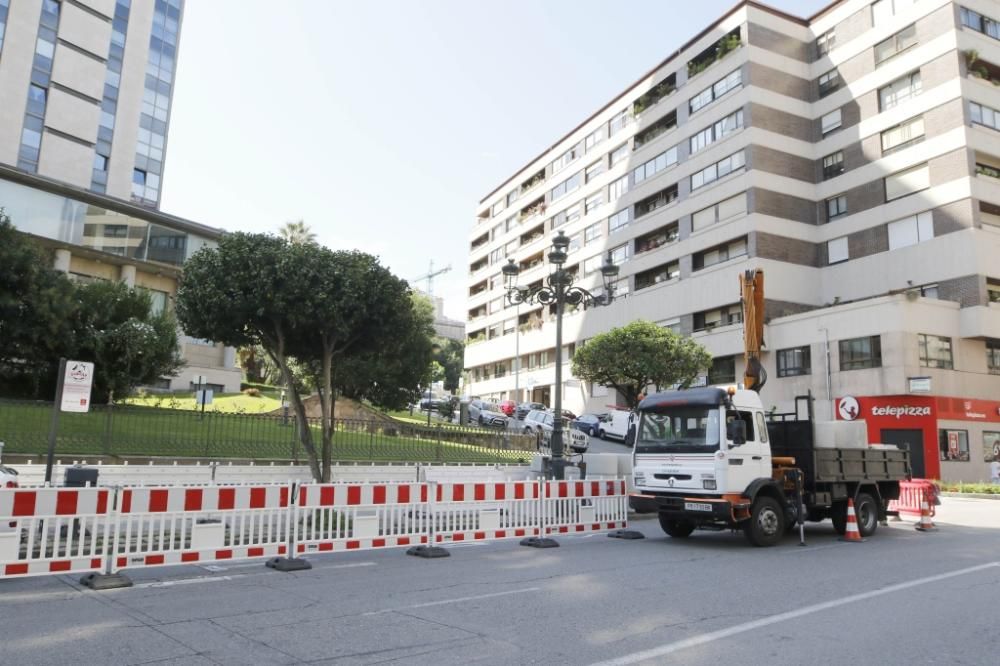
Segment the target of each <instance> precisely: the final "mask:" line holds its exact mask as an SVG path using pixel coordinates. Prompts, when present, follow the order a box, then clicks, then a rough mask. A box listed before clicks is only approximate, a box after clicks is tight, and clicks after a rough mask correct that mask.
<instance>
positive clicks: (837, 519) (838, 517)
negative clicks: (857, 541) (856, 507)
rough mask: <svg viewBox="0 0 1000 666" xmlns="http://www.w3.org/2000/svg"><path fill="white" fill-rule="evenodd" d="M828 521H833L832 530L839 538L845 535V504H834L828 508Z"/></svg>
mask: <svg viewBox="0 0 1000 666" xmlns="http://www.w3.org/2000/svg"><path fill="white" fill-rule="evenodd" d="M830 520H832V521H833V529H834V531H836V532H837V534H839V535H840V536H844V534H846V533H847V503H846V502H836V503H835V504H834V505H833V506H832V507H830Z"/></svg>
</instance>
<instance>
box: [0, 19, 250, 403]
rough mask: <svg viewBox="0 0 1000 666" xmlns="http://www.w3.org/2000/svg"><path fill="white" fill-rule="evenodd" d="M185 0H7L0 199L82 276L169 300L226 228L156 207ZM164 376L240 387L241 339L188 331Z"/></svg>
mask: <svg viewBox="0 0 1000 666" xmlns="http://www.w3.org/2000/svg"><path fill="white" fill-rule="evenodd" d="M182 11H183V0H72V1H70V0H66V1H60V0H0V100H2V103H0V209H4V211H5V212H6V214H7V215H9V216H10V218H11V221H12V222H13V223H14V225H15V226H16V227H17V228H18V230H19V231H22V232H24V233H27V234H30V235H32V236H34V237H36V238H38V239H39V240H40V241H41V242H42V243H44V244H45V245H47V246H49V247H51V248H52V249H53V250H54V254H55V267H56V268H57V269H59V270H62V271H64V272H66V273H68V274H69V275H70V277H71V278H73V279H76V280H122V281H124V282H126V283H127V284H129V285H130V286H134V287H140V288H143V289H146V290H147V291H149V293H150V295H151V296H152V300H153V307H154V308H156V309H163V308H170V307H172V305H171V304H172V301H173V297H174V294H175V293H176V289H177V278H178V277H179V275H180V267H181V265H182V264H183V262H184V260H185V259H187V257H189V256H190V255H191V254H192V253H193V252H195V251H197V250H198V249H199V248H201V247H203V246H205V245H211V244H213V243H215V242H216V241H217V239H218V238H219V236H220V235H221V233H222V232H221V230H219V229H214V228H211V227H207V226H205V225H201V224H198V223H195V222H191V221H189V220H183V219H180V218H177V217H174V216H171V215H167V214H164V213H161V212H160V211H159V210H158V206H159V201H160V190H161V188H160V181H161V177H162V175H163V165H164V158H165V152H166V143H167V128H168V125H169V120H170V104H171V99H172V95H173V82H174V73H175V70H176V58H177V44H178V36H179V33H180V24H181V15H182ZM181 339H182V341H183V342H182V347H181V352H182V355H183V357H184V359H185V360H186V361H187V367H185V368H184V369H183V370H182V371H181V373H180V374H179V375H178V376H177V377H175V378H169V379H168V378H164V380H163V382H162V383H161V384H160V385H159V386H158V387H157V388H162V389H172V390H187V389H188V388H190V387H191V384H192V380H193V379H194V378H195V377H197V376H199V375H204V376H206V378H207V380H208V383H209V385H210V387H213V388H216V389H217V390H220V391H222V390H225V391H238V390H239V384H240V377H241V373H240V371H239V369H238V368H236V367H235V351H234V350H233V349H231V348H225V347H223V346H222V345H218V344H215V343H213V342H211V341H206V340H197V339H193V338H190V337H188V336H182V338H181Z"/></svg>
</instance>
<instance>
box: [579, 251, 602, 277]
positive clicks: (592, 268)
mask: <svg viewBox="0 0 1000 666" xmlns="http://www.w3.org/2000/svg"><path fill="white" fill-rule="evenodd" d="M602 263H604V256H603V255H601V254H595V255H594V256H592V257H591V258H590V259H587V260H586V261H584V262H583V274H584V275H590V274H591V273H594V272H596V271H599V270H600V269H601V264H602Z"/></svg>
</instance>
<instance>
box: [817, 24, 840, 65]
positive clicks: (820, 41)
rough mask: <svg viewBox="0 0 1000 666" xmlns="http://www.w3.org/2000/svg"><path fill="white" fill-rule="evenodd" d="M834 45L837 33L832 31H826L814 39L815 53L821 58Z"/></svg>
mask: <svg viewBox="0 0 1000 666" xmlns="http://www.w3.org/2000/svg"><path fill="white" fill-rule="evenodd" d="M836 45H837V33H836V32H835V31H834V30H833V29H830V30H827V31H826V32H824V33H823V34H822V35H820V36H819V38H817V39H816V53H818V54H819V57H821V58H822V57H823V56H825V55H826V54H827V53H829V52H830V51H832V50H833V49H834V47H835V46H836Z"/></svg>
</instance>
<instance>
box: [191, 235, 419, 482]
mask: <svg viewBox="0 0 1000 666" xmlns="http://www.w3.org/2000/svg"><path fill="white" fill-rule="evenodd" d="M177 314H178V318H179V319H180V322H181V324H182V326H183V327H184V329H185V330H186V331H187V332H188V333H189V334H191V335H195V336H198V337H206V338H210V339H212V340H218V341H220V342H223V343H225V344H227V345H231V346H236V347H240V346H246V345H252V344H260V345H261V346H262V347H263V349H264V350H265V351H266V353H267V354H268V355H269V356H270V357H271V359H272V360H273V361H274V363H275V364H276V365H277V366H278V368H279V369H280V370H281V374H282V378H283V379H284V383H285V385H286V386H288V387H289V393H290V395H289V398H290V401H291V404H292V407H293V409H294V410H295V413H296V415H297V416H298V418H299V419H300V421H301V422H302V423H306V422H307V421H306V412H305V405H304V402H303V400H302V390H301V387H300V386H299V380H300V379H301V378H298V377H296V373H295V372H294V369H293V368H294V365H293V364H294V362H295V361H296V360H297V361H298V362H300V363H301V364H303V366H304V367H306V368H308V370H309V372H310V374H311V375H312V377H313V380H314V382H315V385H316V388H317V389H318V390H319V392H320V408H321V413H322V417H321V446H320V447H319V448H317V446H316V444H315V441H314V437H313V432H312V429H311V428H301V429H300V438H301V441H302V445H303V448H304V449H305V451H306V454H307V455H308V456H309V463H310V467H311V470H312V473H313V477H314V478H315V479H316V480H317V481H329V478H330V476H329V475H330V462H331V457H332V442H333V388H334V377H335V366H336V365H338V364H340V363H343V362H345V359H350V358H353V357H356V356H364V355H366V354H368V355H372V354H380V353H381V354H387V355H390V354H392V353H394V352H393V350H394V349H399V348H400V347H401V345H400V341H399V340H397V338H396V331H397V330H401V329H402V330H409V329H408V328H407V327H408V326H410V325H411V322H410V319H411V318H412V317H413V316H414V315H413V306H412V302H411V300H410V290H409V287H408V285H407V284H406V282H405V281H403V280H401V279H399V278H397V277H395V276H394V275H393V274H392V273H390V272H389V271H388V270H387V269H386V268H384V267H383V266H381V265H380V264H379V262H378V259H376V258H375V257H373V256H371V255H368V254H365V253H362V252H356V251H351V252H346V251H338V252H334V251H332V250H330V249H328V248H325V247H322V246H320V245H318V244H316V243H290V242H288V241H287V240H285V239H283V238H279V237H276V236H267V235H263V234H246V233H234V234H228V235H226V236H224V237H223V238H222V239H221V240H220V242H219V245H218V247H217V248H203V249H202V250H200V251H198V252H197V253H196V254H195V255H194V256H193V257H191V258H190V259H189V260H188V262H187V263H186V264H185V266H184V274H183V277H182V279H181V284H180V288H179V289H178V294H177ZM428 361H429V357H426V358H425V359H424V362H423V368H426V367H427V362H428ZM380 383H381V382H380Z"/></svg>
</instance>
